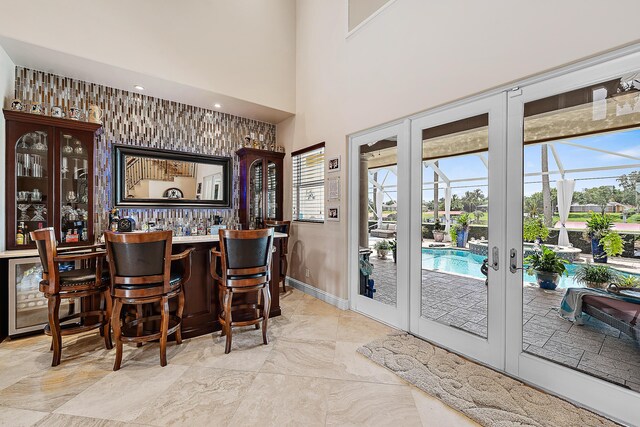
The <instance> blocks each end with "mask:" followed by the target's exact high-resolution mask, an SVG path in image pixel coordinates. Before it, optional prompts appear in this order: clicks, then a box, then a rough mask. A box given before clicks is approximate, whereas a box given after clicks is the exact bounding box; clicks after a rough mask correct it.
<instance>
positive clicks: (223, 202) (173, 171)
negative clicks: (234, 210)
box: [113, 145, 231, 208]
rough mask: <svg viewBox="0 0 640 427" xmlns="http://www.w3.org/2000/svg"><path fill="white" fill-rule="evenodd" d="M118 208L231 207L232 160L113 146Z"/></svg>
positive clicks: (115, 192)
mask: <svg viewBox="0 0 640 427" xmlns="http://www.w3.org/2000/svg"><path fill="white" fill-rule="evenodd" d="M113 164H114V173H113V182H114V189H113V190H114V195H115V205H116V206H119V207H127V206H128V207H134V206H153V207H196V208H197V207H199V208H229V207H231V158H229V157H216V156H205V155H201V154H193V153H183V152H178V151H168V150H157V149H151V148H140V147H132V146H130V145H114V162H113Z"/></svg>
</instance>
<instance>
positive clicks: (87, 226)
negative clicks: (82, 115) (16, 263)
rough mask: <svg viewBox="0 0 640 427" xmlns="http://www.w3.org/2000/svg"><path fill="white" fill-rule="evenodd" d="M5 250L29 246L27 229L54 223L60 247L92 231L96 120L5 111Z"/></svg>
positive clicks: (85, 239) (88, 238)
mask: <svg viewBox="0 0 640 427" xmlns="http://www.w3.org/2000/svg"><path fill="white" fill-rule="evenodd" d="M4 117H5V120H6V160H7V161H6V164H7V169H6V220H7V222H6V227H7V233H6V236H7V242H6V243H7V249H9V250H13V249H32V248H35V244H34V243H33V242H31V240H30V238H29V231H33V230H36V229H38V228H43V227H54V228H55V230H56V235H57V238H58V242H59V243H60V245H62V246H73V245H86V244H91V243H93V241H94V232H93V176H94V173H93V140H94V134H95V132H96V131H97V130H98V129H99V128H100V125H98V124H94V123H86V122H80V121H75V120H67V119H59V118H53V117H48V116H40V115H35V114H29V113H24V112H20V111H10V110H4Z"/></svg>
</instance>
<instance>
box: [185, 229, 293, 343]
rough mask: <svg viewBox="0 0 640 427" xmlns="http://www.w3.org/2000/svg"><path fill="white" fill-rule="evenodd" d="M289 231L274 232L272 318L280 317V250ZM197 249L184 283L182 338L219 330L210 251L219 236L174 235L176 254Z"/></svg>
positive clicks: (192, 256) (271, 285)
mask: <svg viewBox="0 0 640 427" xmlns="http://www.w3.org/2000/svg"><path fill="white" fill-rule="evenodd" d="M283 237H286V234H283V233H275V235H274V248H275V252H274V253H273V255H272V256H273V261H272V263H271V284H270V287H269V289H270V291H271V310H270V311H269V317H275V316H279V315H280V314H281V311H280V292H279V290H280V287H279V283H278V282H279V281H278V278H279V277H280V261H279V260H280V253H281V251H282V248H281V245H282V242H283V241H284V239H283ZM189 247H191V248H194V251H193V252H192V253H191V279H190V280H189V281H188V282H187V283H186V284H185V285H184V296H185V304H184V313H183V317H182V337H183V338H191V337H195V336H198V335H204V334H209V333H211V332H214V331H219V330H220V329H221V328H220V322H218V314H219V313H220V302H219V301H218V290H217V289H216V288H215V287H214V286H216V285H214V282H213V278H212V277H211V274H210V272H209V253H210V251H211V248H212V247H216V248H218V247H219V241H218V236H214V235H210V236H191V237H174V238H173V253H180V252H182V251H184V250H185V249H187V248H189Z"/></svg>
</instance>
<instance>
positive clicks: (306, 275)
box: [304, 268, 311, 277]
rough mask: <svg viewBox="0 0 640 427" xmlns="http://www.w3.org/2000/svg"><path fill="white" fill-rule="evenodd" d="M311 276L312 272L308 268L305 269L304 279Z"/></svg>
mask: <svg viewBox="0 0 640 427" xmlns="http://www.w3.org/2000/svg"><path fill="white" fill-rule="evenodd" d="M309 276H311V271H309V269H308V268H305V269H304V277H309Z"/></svg>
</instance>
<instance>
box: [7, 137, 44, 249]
mask: <svg viewBox="0 0 640 427" xmlns="http://www.w3.org/2000/svg"><path fill="white" fill-rule="evenodd" d="M15 150H16V159H15V161H16V169H15V170H16V202H17V203H16V215H15V218H16V223H15V224H12V226H13V227H15V233H16V234H15V236H16V238H15V241H16V246H22V245H28V244H30V237H29V231H33V230H36V229H38V228H43V227H46V226H47V225H49V223H50V221H49V213H48V209H47V207H48V204H49V203H50V201H51V197H50V196H51V195H50V185H49V167H48V166H49V133H48V132H47V131H44V130H37V131H32V132H27V133H24V134H22V136H20V137H19V138H18V140H17V142H16V146H15Z"/></svg>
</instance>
